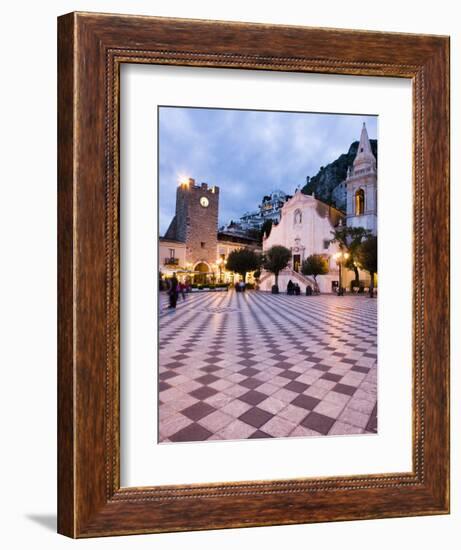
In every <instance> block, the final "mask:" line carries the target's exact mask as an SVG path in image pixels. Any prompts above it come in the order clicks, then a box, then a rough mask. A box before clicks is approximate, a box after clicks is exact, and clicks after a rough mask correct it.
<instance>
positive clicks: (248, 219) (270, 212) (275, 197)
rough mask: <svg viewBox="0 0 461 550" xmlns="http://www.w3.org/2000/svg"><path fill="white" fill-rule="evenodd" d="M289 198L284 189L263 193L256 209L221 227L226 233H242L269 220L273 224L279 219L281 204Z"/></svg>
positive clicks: (257, 228)
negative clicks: (267, 193)
mask: <svg viewBox="0 0 461 550" xmlns="http://www.w3.org/2000/svg"><path fill="white" fill-rule="evenodd" d="M290 198H291V195H287V194H286V193H285V192H284V191H281V190H279V189H278V190H275V191H272V193H270V194H269V195H265V196H264V197H263V200H262V202H261V204H260V205H259V207H258V209H257V210H253V211H251V212H245V214H243V215H242V216H241V217H240V218H239V219H238V220H236V221H231V222H230V223H229V224H227V225H226V226H224V227H223V228H222V230H223V231H226V232H228V233H234V234H237V235H238V234H240V235H244V234H245V233H247V232H251V231H252V230H257V231H259V230H260V229H261V228H262V226H263V224H264V222H265V221H267V220H271V221H272V223H273V224H277V223H278V222H279V221H280V216H281V212H282V207H283V205H284V204H285V203H286V202H287V200H289V199H290Z"/></svg>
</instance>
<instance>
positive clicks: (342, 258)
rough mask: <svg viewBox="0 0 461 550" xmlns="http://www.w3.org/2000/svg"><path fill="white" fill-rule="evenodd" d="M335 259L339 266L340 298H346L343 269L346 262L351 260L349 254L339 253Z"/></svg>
mask: <svg viewBox="0 0 461 550" xmlns="http://www.w3.org/2000/svg"><path fill="white" fill-rule="evenodd" d="M333 258H334V259H335V260H336V263H337V265H338V266H339V288H338V296H344V289H343V278H342V267H343V264H344V263H345V262H346V260H347V259H348V258H349V252H337V253H336V254H335V255H334V256H333Z"/></svg>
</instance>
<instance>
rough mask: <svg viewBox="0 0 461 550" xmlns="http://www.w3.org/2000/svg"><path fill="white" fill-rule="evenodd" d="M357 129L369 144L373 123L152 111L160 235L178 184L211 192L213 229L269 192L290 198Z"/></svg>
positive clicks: (351, 118) (355, 118) (354, 118)
mask: <svg viewBox="0 0 461 550" xmlns="http://www.w3.org/2000/svg"><path fill="white" fill-rule="evenodd" d="M363 122H365V123H366V125H367V130H368V135H369V137H370V139H376V137H377V117H376V116H367V115H331V114H314V113H287V112H267V111H240V110H231V109H199V108H182V107H160V108H159V162H160V164H159V186H160V190H159V191H160V235H163V234H164V233H165V231H166V230H167V228H168V225H169V223H170V221H171V218H172V217H173V215H174V211H175V198H176V187H177V185H178V180H179V178H180V177H181V176H186V177H192V178H194V179H195V180H196V183H201V182H207V183H208V184H209V185H218V186H219V188H220V201H219V225H220V226H221V225H223V224H224V223H227V222H228V221H229V220H231V219H234V220H236V219H238V218H239V217H240V216H241V215H242V214H243V213H244V212H247V211H252V210H255V209H256V208H257V207H258V205H259V204H260V202H261V199H262V197H263V196H264V195H267V194H269V193H270V192H271V191H273V190H275V189H281V190H282V191H285V192H286V193H288V194H293V192H294V190H295V189H296V187H297V186H298V185H301V186H303V185H304V183H305V181H306V176H314V175H315V174H316V173H317V172H318V170H319V168H320V167H321V166H325V165H326V164H328V163H330V162H332V161H333V160H335V159H336V158H338V156H339V155H340V154H342V153H345V152H347V150H348V149H349V146H350V144H351V143H352V142H353V141H356V140H358V139H359V138H360V132H361V128H362V123H363Z"/></svg>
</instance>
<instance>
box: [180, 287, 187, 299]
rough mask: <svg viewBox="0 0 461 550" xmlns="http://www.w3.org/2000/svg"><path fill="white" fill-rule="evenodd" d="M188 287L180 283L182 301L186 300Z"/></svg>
mask: <svg viewBox="0 0 461 550" xmlns="http://www.w3.org/2000/svg"><path fill="white" fill-rule="evenodd" d="M186 290H187V289H186V285H185V284H184V283H179V292H180V293H181V296H182V299H183V300H185V299H186Z"/></svg>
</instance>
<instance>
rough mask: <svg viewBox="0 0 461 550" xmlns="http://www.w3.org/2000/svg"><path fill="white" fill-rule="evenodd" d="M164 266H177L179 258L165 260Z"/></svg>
mask: <svg viewBox="0 0 461 550" xmlns="http://www.w3.org/2000/svg"><path fill="white" fill-rule="evenodd" d="M164 265H179V258H165V259H164Z"/></svg>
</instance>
